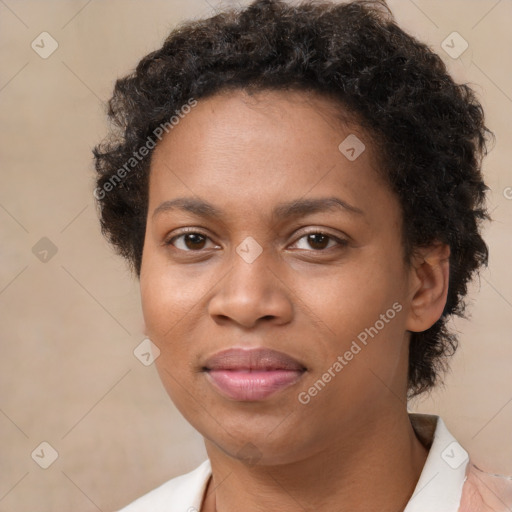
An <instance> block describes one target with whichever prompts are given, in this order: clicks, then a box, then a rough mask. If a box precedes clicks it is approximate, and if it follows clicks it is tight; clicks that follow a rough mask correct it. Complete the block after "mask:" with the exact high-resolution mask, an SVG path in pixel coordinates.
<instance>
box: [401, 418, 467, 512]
mask: <svg viewBox="0 0 512 512" xmlns="http://www.w3.org/2000/svg"><path fill="white" fill-rule="evenodd" d="M409 419H410V421H411V424H412V427H413V429H414V431H415V432H416V435H417V437H418V438H419V439H420V441H421V442H422V443H423V444H424V445H425V447H427V448H430V450H429V453H428V456H427V460H426V462H425V465H424V466H423V470H422V472H421V475H420V478H419V480H418V483H417V484H416V488H415V489H414V492H413V495H412V496H411V499H410V500H409V502H408V504H407V506H406V507H405V510H404V512H431V511H432V510H435V511H436V512H457V511H458V510H459V505H460V500H461V496H462V487H463V485H464V482H465V480H466V470H467V466H468V462H469V456H468V453H467V452H466V450H464V448H462V446H461V445H460V444H459V443H458V442H457V440H456V439H455V438H454V437H453V435H452V434H451V433H450V431H449V430H448V429H447V428H446V425H445V424H444V422H443V420H442V419H441V418H440V417H439V416H435V415H431V414H417V413H409Z"/></svg>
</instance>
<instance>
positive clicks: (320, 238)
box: [295, 231, 348, 251]
mask: <svg viewBox="0 0 512 512" xmlns="http://www.w3.org/2000/svg"><path fill="white" fill-rule="evenodd" d="M301 240H305V244H304V245H306V244H307V245H309V247H298V249H305V250H310V249H311V248H312V249H313V250H315V251H322V250H325V249H330V248H332V247H333V246H336V245H338V246H345V245H347V243H348V242H347V241H346V240H341V239H340V238H337V237H335V236H332V235H329V234H327V233H323V232H321V231H311V232H309V233H306V234H305V235H303V236H301V237H300V238H299V239H298V240H297V242H295V245H296V244H297V243H298V242H300V241H301ZM329 242H333V243H332V244H331V245H329Z"/></svg>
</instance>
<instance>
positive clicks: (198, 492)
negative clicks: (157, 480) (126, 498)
mask: <svg viewBox="0 0 512 512" xmlns="http://www.w3.org/2000/svg"><path fill="white" fill-rule="evenodd" d="M210 476H211V465H210V461H209V460H208V459H207V460H205V461H204V462H203V463H202V464H201V465H199V466H198V467H197V468H196V469H194V470H193V471H191V472H190V473H186V474H184V475H180V476H177V477H176V478H173V479H172V480H169V481H168V482H165V483H164V484H162V485H160V486H159V487H157V488H156V489H153V490H152V491H149V492H148V493H147V494H144V495H143V496H141V497H140V498H138V499H136V500H135V501H133V502H132V503H130V504H129V505H127V506H126V507H124V508H122V509H121V510H119V511H118V512H147V511H148V510H151V512H198V511H199V510H200V507H201V503H202V501H203V495H204V491H205V489H206V486H207V484H208V480H209V478H210Z"/></svg>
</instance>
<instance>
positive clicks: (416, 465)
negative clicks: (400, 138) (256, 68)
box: [140, 91, 449, 512]
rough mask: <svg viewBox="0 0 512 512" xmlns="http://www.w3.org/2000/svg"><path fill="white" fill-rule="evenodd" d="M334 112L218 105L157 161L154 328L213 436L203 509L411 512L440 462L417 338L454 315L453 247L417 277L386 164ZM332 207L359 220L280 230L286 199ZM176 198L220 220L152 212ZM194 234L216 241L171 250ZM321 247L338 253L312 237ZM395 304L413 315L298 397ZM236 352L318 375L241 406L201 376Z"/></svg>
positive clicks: (170, 376) (171, 386)
mask: <svg viewBox="0 0 512 512" xmlns="http://www.w3.org/2000/svg"><path fill="white" fill-rule="evenodd" d="M334 107H335V105H334V104H333V103H332V100H330V99H328V98H325V97H323V96H320V95H317V94H312V93H305V92H286V93H283V92H279V91H265V92H259V93H257V94H256V95H254V96H249V95H247V94H246V93H245V92H242V91H236V92H230V93H221V94H216V95H214V96H212V97H210V98H207V99H201V100H199V101H198V105H197V106H195V107H194V108H193V109H192V111H191V112H190V113H189V114H187V115H186V116H185V117H184V118H183V119H182V120H181V121H180V123H179V124H178V125H177V126H175V127H174V128H173V129H172V131H171V132H170V133H169V134H168V135H166V137H164V138H163V139H162V141H161V142H160V143H159V144H158V146H157V147H156V148H155V151H154V153H153V157H152V161H151V169H150V183H149V205H148V218H147V229H146V237H145V243H144V251H143V258H142V268H141V274H140V286H141V300H142V307H143V314H144V320H145V326H146V334H147V335H148V336H149V337H150V338H151V340H152V341H153V342H154V343H155V344H156V345H157V346H158V347H159V348H160V350H161V354H160V357H158V358H157V360H156V364H157V368H158V371H159V374H160V377H161V379H162V382H163V384H164V386H165V388H166V390H167V392H168V394H169V396H170V397H171V399H172V400H173V402H174V403H175V405H176V406H177V408H178V409H179V410H180V411H181V413H182V414H183V416H184V417H185V418H186V419H187V420H188V421H189V422H190V423H191V425H192V426H193V427H195V428H196V429H197V430H198V431H199V432H200V433H201V434H202V435H203V436H204V438H205V446H206V450H207V453H208V457H209V458H210V461H211V464H212V479H211V480H210V482H209V485H208V489H207V493H206V498H205V501H204V503H203V507H202V510H205V511H206V512H212V511H214V510H217V511H218V512H234V511H235V510H237V511H238V510H244V511H247V512H256V511H258V512H259V511H267V510H280V511H282V512H292V511H293V512H295V511H297V510H316V511H319V510H336V511H352V512H353V511H365V512H370V511H377V510H378V511H380V512H386V511H389V512H397V511H399V510H403V508H404V507H405V505H406V504H407V502H408V500H409V499H410V497H411V495H412V493H413V490H414V488H415V485H416V483H417V480H418V478H419V475H420V473H421V470H422V468H423V465H424V463H425V460H426V457H427V454H428V451H427V449H426V448H425V447H423V445H422V444H421V443H420V442H419V440H418V439H417V438H416V436H415V433H414V430H413V429H412V426H411V424H410V421H409V419H408V415H407V409H406V392H407V358H408V343H409V337H410V333H409V331H423V330H425V329H427V328H429V327H430V326H431V325H432V324H433V323H434V322H435V321H436V320H437V319H438V318H439V317H440V316H441V313H442V310H443V307H444V304H445V302H446V294H447V290H448V275H449V265H448V256H449V248H448V247H447V246H444V245H441V244H435V245H432V246H431V247H427V248H424V249H422V250H421V251H418V253H417V255H416V256H415V257H414V259H413V261H412V262H411V264H410V265H407V264H405V263H404V257H403V247H402V244H401V224H402V217H401V210H400V206H399V202H398V200H397V198H396V197H395V195H394V194H393V193H392V191H391V190H390V189H389V187H388V186H387V184H386V183H385V182H384V181H383V180H382V179H381V178H380V177H379V175H378V173H377V172H376V168H377V166H378V158H377V156H378V155H375V154H374V153H373V150H372V146H371V143H370V140H369V138H368V137H367V136H366V135H365V133H364V132H363V131H362V130H361V129H360V128H358V126H357V125H351V126H348V125H346V124H342V123H341V122H339V121H338V120H337V119H336V118H335V117H334V114H333V108H334ZM338 108H339V107H338ZM349 134H355V135H356V136H357V137H358V138H359V139H360V140H361V141H363V142H364V143H365V146H366V149H365V151H363V152H362V153H361V155H360V156H359V157H358V158H357V159H356V160H354V161H350V160H348V159H347V158H346V157H345V156H344V155H343V154H342V153H341V152H340V150H339V149H338V145H339V144H340V143H341V142H342V141H343V140H344V139H345V138H346V137H347V136H348V135H349ZM332 196H335V197H338V198H340V199H342V200H343V201H345V202H346V203H348V204H350V205H352V206H353V207H355V208H358V209H360V210H361V211H362V212H363V213H353V212H351V211H349V210H347V209H333V210H326V211H319V212H316V213H308V214H307V215H302V216H300V217H291V218H287V219H278V218H276V217H273V216H272V215H271V212H272V210H273V208H274V207H275V206H276V205H278V204H280V203H282V202H287V201H292V200H296V199H311V198H324V197H332ZM179 197H191V198H195V199H200V200H203V201H207V202H209V203H211V204H213V205H214V206H215V207H216V208H218V209H219V210H221V211H222V218H220V219H216V218H212V217H209V216H205V217H202V216H198V215H196V214H193V213H191V212H187V211H183V210H181V209H178V208H174V209H169V210H165V211H160V212H159V213H156V214H154V212H155V209H156V208H157V207H158V206H159V205H161V203H163V202H164V201H169V200H173V199H176V198H179ZM184 227H190V228H193V229H192V231H193V232H196V233H198V232H199V233H200V234H202V235H204V236H205V238H201V237H199V238H197V236H196V238H193V237H192V239H191V238H190V236H189V237H188V238H187V237H186V236H182V237H179V238H173V237H178V236H179V235H180V234H182V233H181V232H180V231H179V230H180V229H183V228H184ZM318 232H320V233H325V234H327V235H328V236H329V238H327V239H322V238H320V239H319V238H316V242H315V239H313V240H312V241H311V239H308V237H307V236H305V235H306V234H308V233H318ZM247 237H253V238H254V239H255V240H256V241H257V242H258V244H259V245H260V246H261V248H262V253H261V254H260V255H259V256H258V257H257V258H256V259H255V260H254V261H253V262H252V263H248V262H247V261H246V260H244V259H243V258H242V257H241V256H240V255H239V254H238V253H237V252H236V248H237V247H238V246H239V245H240V244H242V242H244V240H245V239H246V238H247ZM171 238H173V242H172V243H170V244H167V245H166V242H169V240H170V239H171ZM336 239H340V240H345V241H346V244H339V243H337V241H336ZM308 240H310V241H309V242H308ZM173 244H174V245H173ZM242 246H243V245H242ZM395 302H398V303H399V304H400V305H401V306H402V309H401V311H400V312H399V313H397V314H396V316H395V317H394V318H393V319H392V320H390V321H389V322H387V323H385V326H384V328H382V329H381V330H380V331H379V332H378V335H376V336H375V337H374V338H369V342H368V344H367V345H366V346H364V348H363V349H362V350H361V351H360V352H359V353H358V354H357V355H356V356H354V358H353V359H352V360H351V361H350V362H348V364H347V365H346V366H344V368H343V370H342V371H341V372H339V373H338V374H337V375H336V377H335V378H332V380H331V381H330V382H329V383H328V384H327V385H326V386H325V387H324V388H323V389H322V390H321V391H320V392H319V393H318V394H317V395H316V396H314V397H312V398H311V400H310V402H309V403H308V404H302V403H300V402H299V400H298V394H299V393H300V392H301V391H307V390H308V388H310V387H311V386H312V385H313V384H314V383H315V382H316V381H317V380H318V379H319V378H321V376H322V374H324V372H326V371H327V370H328V368H329V367H332V365H333V363H334V362H335V361H336V360H337V357H338V356H339V355H343V354H344V353H345V352H346V351H347V350H348V349H349V348H350V346H351V344H352V342H353V341H354V340H355V339H356V338H357V335H358V334H359V333H361V332H362V331H364V329H365V328H368V327H370V326H374V325H375V323H376V321H377V320H379V318H381V317H380V315H382V314H384V313H385V312H386V311H387V310H388V309H390V308H391V307H392V304H393V303H395ZM231 347H269V348H272V349H275V350H279V351H281V352H285V353H286V354H289V355H290V356H292V357H294V358H295V359H297V360H298V361H300V362H301V363H302V364H303V365H304V366H305V367H306V368H307V371H306V372H305V373H304V374H303V376H302V377H301V379H300V380H299V382H297V383H296V384H294V385H292V386H291V387H288V388H286V389H282V390H280V391H278V392H277V393H275V394H274V395H272V396H271V397H269V398H267V399H266V400H263V401H260V402H241V401H236V400H232V399H227V398H225V397H223V396H221V395H220V394H219V393H218V392H217V391H216V390H215V389H213V387H212V386H211V385H210V384H209V382H208V381H207V379H206V375H205V373H204V372H203V371H202V368H203V365H204V363H205V361H206V359H207V358H208V357H210V356H211V355H213V354H214V353H216V352H217V351H219V350H223V349H226V348H231ZM247 453H249V454H252V455H253V456H254V460H248V459H247ZM244 454H245V455H244ZM369 489H371V492H369Z"/></svg>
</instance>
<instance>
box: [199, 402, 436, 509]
mask: <svg viewBox="0 0 512 512" xmlns="http://www.w3.org/2000/svg"><path fill="white" fill-rule="evenodd" d="M339 433H340V434H341V433H342V435H340V436H339V439H336V440H333V442H332V443H330V445H329V448H328V449H327V450H323V451H320V452H318V453H316V454H314V455H313V456H311V457H308V458H307V459H301V460H297V461H295V462H291V463H287V464H281V465H264V464H257V465H253V466H249V465H246V464H244V463H242V462H241V461H239V460H237V459H234V458H232V457H229V456H228V455H226V453H225V452H223V451H221V450H220V449H219V448H218V447H217V446H216V445H214V444H213V443H211V442H210V441H208V440H205V446H206V450H207V453H208V457H209V459H210V461H211V465H212V479H211V480H210V482H209V485H208V489H207V492H206V498H205V501H204V504H203V507H202V508H201V510H202V511H203V510H204V512H234V511H238V510H244V511H245V512H263V511H267V510H279V511H282V512H296V511H297V510H302V509H303V510H308V509H312V510H317V511H323V510H326V511H327V510H333V509H334V510H338V511H340V512H348V511H351V512H358V511H361V512H362V511H364V512H373V511H375V512H377V511H379V512H388V511H389V512H396V511H398V510H403V509H404V508H405V506H406V505H407V502H408V501H409V499H410V497H411V495H412V493H413V491H414V488H415V486H416V483H417V481H418V479H419V476H420V474H421V471H422V469H423V466H424V464H425V460H426V458H427V455H428V450H427V449H426V448H425V447H424V446H423V445H422V444H421V443H420V441H419V440H418V439H417V437H416V435H415V433H414V430H413V428H412V426H411V423H410V421H409V417H408V414H407V411H406V410H404V411H401V412H400V414H397V411H396V410H395V411H393V414H388V415H383V414H380V415H379V416H378V417H377V418H374V421H371V422H368V421H365V424H364V426H357V428H354V429H353V430H352V433H351V434H347V431H346V430H345V429H343V428H340V429H339Z"/></svg>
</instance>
